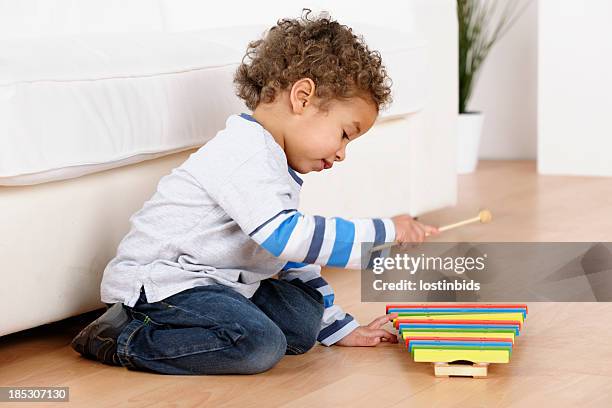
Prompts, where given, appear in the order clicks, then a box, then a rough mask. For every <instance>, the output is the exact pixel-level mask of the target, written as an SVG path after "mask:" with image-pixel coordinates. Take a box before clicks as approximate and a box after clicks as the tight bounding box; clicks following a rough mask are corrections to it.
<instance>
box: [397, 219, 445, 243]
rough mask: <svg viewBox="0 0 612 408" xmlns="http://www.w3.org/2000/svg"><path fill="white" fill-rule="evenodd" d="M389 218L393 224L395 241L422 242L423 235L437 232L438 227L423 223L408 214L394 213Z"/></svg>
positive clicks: (423, 239)
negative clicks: (393, 215)
mask: <svg viewBox="0 0 612 408" xmlns="http://www.w3.org/2000/svg"><path fill="white" fill-rule="evenodd" d="M391 220H392V221H393V223H394V224H395V241H397V242H399V243H400V244H401V243H404V242H418V243H420V242H423V241H425V237H426V236H427V235H431V234H438V233H439V231H438V228H437V227H432V226H431V225H425V224H422V223H420V222H418V221H417V220H415V219H414V218H412V217H411V216H410V215H408V214H402V215H396V216H395V217H392V218H391Z"/></svg>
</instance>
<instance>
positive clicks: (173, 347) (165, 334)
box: [131, 301, 246, 360]
mask: <svg viewBox="0 0 612 408" xmlns="http://www.w3.org/2000/svg"><path fill="white" fill-rule="evenodd" d="M159 305H160V306H163V307H165V308H166V310H167V313H171V316H172V317H171V318H170V316H169V315H166V316H165V318H164V322H166V321H169V320H171V323H170V322H169V323H167V324H160V323H158V322H155V321H153V320H151V319H149V318H148V316H147V318H146V319H144V320H143V325H142V326H141V327H140V329H139V330H149V331H155V333H154V334H153V333H149V335H147V336H145V338H146V339H147V342H152V344H147V345H146V347H144V348H142V349H141V347H140V346H139V345H138V344H133V345H132V346H133V348H132V353H131V354H132V356H133V357H137V358H140V359H143V360H162V359H173V358H179V357H186V356H190V355H194V354H202V353H211V352H215V351H221V350H225V349H228V348H231V347H234V346H235V345H236V343H237V342H238V341H239V340H240V339H241V338H242V337H243V336H244V335H245V334H246V330H245V329H244V328H243V327H242V326H241V325H240V324H238V323H235V322H231V323H223V324H220V323H217V322H216V321H215V320H213V319H210V318H208V317H206V316H202V315H200V314H197V313H195V312H191V311H189V310H185V309H183V308H181V307H178V306H174V305H171V304H168V303H166V302H163V301H162V302H159ZM137 313H138V312H137ZM156 341H159V344H157V345H156V344H154V343H153V342H156ZM161 345H163V347H161ZM145 350H146V351H145Z"/></svg>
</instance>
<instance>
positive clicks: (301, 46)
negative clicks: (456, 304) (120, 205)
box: [72, 11, 437, 374]
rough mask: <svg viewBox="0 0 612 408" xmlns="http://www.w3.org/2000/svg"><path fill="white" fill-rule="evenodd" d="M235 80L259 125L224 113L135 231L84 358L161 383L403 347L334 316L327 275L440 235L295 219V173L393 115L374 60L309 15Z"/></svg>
mask: <svg viewBox="0 0 612 408" xmlns="http://www.w3.org/2000/svg"><path fill="white" fill-rule="evenodd" d="M234 82H235V84H236V89H237V94H238V96H239V97H240V98H242V99H243V100H244V101H245V103H246V106H247V107H248V108H249V109H250V110H252V114H246V113H242V114H240V115H232V116H230V117H229V118H228V119H227V122H226V127H225V129H223V130H221V131H220V132H218V133H217V135H216V136H215V137H214V138H213V139H211V140H210V141H209V142H208V143H206V144H205V145H204V146H203V147H201V148H200V149H199V150H197V151H196V152H195V153H193V154H192V155H191V156H190V157H189V158H188V159H187V161H185V162H184V163H183V164H182V165H181V166H180V167H178V168H176V169H174V170H172V172H171V173H170V174H169V175H167V176H165V177H163V178H162V179H161V180H160V182H159V184H158V186H157V191H156V192H155V194H154V195H153V197H152V198H151V199H150V200H149V201H147V202H146V203H145V204H144V206H143V208H142V209H141V210H139V211H138V212H136V213H135V214H134V215H133V216H132V217H131V218H130V223H131V229H130V231H129V233H128V234H127V235H126V236H125V237H124V238H123V240H122V241H121V243H120V244H119V247H118V249H117V255H116V256H115V258H113V259H112V260H111V261H110V262H109V264H108V265H107V267H106V269H105V271H104V277H103V279H102V284H101V297H102V301H103V302H105V303H106V304H107V305H108V306H109V308H108V310H107V311H106V312H105V313H104V314H103V315H102V316H101V317H100V318H98V319H97V320H95V321H94V322H93V323H91V324H90V325H88V326H87V327H85V328H84V329H83V330H82V331H81V332H80V333H79V334H78V335H77V336H76V337H75V338H74V340H73V341H72V347H73V348H74V349H75V350H76V351H77V352H79V353H80V354H82V355H83V356H85V357H88V358H92V359H96V360H99V361H101V362H103V363H106V364H112V365H118V366H124V367H127V368H128V369H134V370H146V371H152V372H156V373H162V374H252V373H259V372H262V371H266V370H268V369H270V368H271V367H273V366H274V365H275V364H276V363H277V362H278V361H279V360H280V359H281V358H282V357H283V356H284V355H285V354H302V353H305V352H306V351H308V350H309V349H311V348H312V347H313V346H314V344H315V343H316V342H317V341H318V342H320V343H321V344H323V345H325V346H331V345H339V346H375V345H377V344H379V343H380V342H381V341H387V342H397V338H396V336H395V335H394V334H392V333H390V332H388V331H386V330H385V329H383V328H382V326H383V325H384V324H385V323H386V322H388V321H389V320H390V318H392V317H393V316H390V315H386V316H381V317H379V318H377V319H375V320H374V321H372V322H371V323H370V324H368V325H365V326H360V325H359V324H358V323H357V321H356V320H355V319H354V318H353V317H352V316H351V315H350V314H348V313H346V312H344V311H343V310H342V308H341V307H340V306H338V305H336V304H335V303H334V291H333V289H332V288H331V286H330V285H329V284H328V283H327V282H326V281H325V280H324V279H323V278H322V277H321V266H330V267H338V268H349V269H360V268H361V258H362V254H361V244H362V243H363V242H369V243H374V245H378V244H381V243H384V242H392V241H399V242H422V241H423V240H424V239H425V234H426V233H437V229H436V228H435V227H432V226H428V225H424V224H421V223H419V222H417V221H415V220H414V219H413V218H412V217H410V216H409V215H407V214H403V215H398V216H395V217H393V218H373V219H369V218H362V219H344V218H340V217H330V218H325V217H322V216H318V215H308V214H303V213H301V212H300V211H298V200H299V194H300V188H301V185H302V179H301V178H300V176H299V174H305V173H308V172H311V171H323V170H330V169H332V166H333V164H334V163H335V162H337V161H342V160H344V159H345V155H346V147H347V144H348V143H350V142H351V141H353V140H355V139H357V138H358V137H361V136H362V135H363V134H364V133H366V132H367V131H368V129H370V128H371V127H372V125H373V124H374V121H375V120H376V117H377V115H378V112H379V110H380V109H381V108H382V107H384V106H385V105H386V104H388V103H389V102H390V85H389V82H390V80H389V78H388V76H387V74H386V71H385V68H384V66H383V65H382V61H381V58H380V54H379V53H378V52H376V51H371V50H369V48H368V47H367V45H366V44H364V42H363V41H362V40H361V39H360V38H359V37H357V36H356V35H355V34H353V33H352V31H351V29H350V28H348V27H346V26H343V25H341V24H339V23H338V22H336V21H333V20H332V19H330V18H328V17H319V18H314V19H313V18H310V15H309V12H308V11H307V12H306V13H305V14H304V15H302V17H301V18H298V19H283V20H279V21H278V23H277V25H276V26H274V27H272V28H271V29H270V30H268V32H267V33H266V34H265V36H264V37H263V38H262V39H260V40H257V41H254V42H251V43H250V44H249V46H248V49H247V53H246V56H245V58H244V59H243V61H242V64H241V65H240V66H239V67H238V69H237V71H236V74H235V80H234ZM372 160H384V158H372ZM364 165H367V163H364ZM321 199H322V200H323V199H333V198H330V197H321Z"/></svg>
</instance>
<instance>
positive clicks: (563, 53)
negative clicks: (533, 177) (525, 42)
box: [538, 0, 612, 176]
mask: <svg viewBox="0 0 612 408" xmlns="http://www.w3.org/2000/svg"><path fill="white" fill-rule="evenodd" d="M539 17H540V21H539V39H540V46H539V57H538V58H539V79H538V85H539V90H538V93H539V97H538V99H539V100H538V110H539V112H538V117H539V130H538V135H539V138H538V170H539V172H540V173H544V174H568V175H601V176H612V154H611V152H612V120H611V117H612V114H611V109H612V24H611V21H612V1H610V0H582V1H574V0H540V3H539Z"/></svg>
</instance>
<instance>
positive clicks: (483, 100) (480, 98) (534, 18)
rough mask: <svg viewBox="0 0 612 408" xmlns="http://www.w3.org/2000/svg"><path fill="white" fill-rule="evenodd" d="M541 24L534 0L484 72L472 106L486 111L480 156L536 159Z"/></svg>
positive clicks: (488, 62) (490, 57) (500, 43)
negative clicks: (538, 47) (538, 58)
mask: <svg viewBox="0 0 612 408" xmlns="http://www.w3.org/2000/svg"><path fill="white" fill-rule="evenodd" d="M495 1H508V0H495ZM524 4H527V3H524ZM537 26H538V8H537V0H531V3H530V4H529V6H528V8H527V9H526V10H525V13H524V14H523V15H522V16H521V18H520V19H519V20H518V21H517V22H516V24H515V25H514V26H513V27H512V29H511V30H510V31H509V32H508V33H507V34H506V36H505V37H503V38H502V39H501V41H499V42H498V43H497V45H496V46H495V47H494V48H493V49H492V51H491V53H490V54H489V58H488V59H487V60H486V62H485V65H484V66H483V68H482V70H481V74H480V78H479V79H478V82H477V84H476V87H475V89H474V93H473V96H472V99H471V102H470V104H469V105H468V108H469V109H470V110H476V111H482V112H484V114H485V121H484V126H483V132H482V140H481V145H480V154H479V157H480V158H483V159H535V158H536V152H537Z"/></svg>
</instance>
